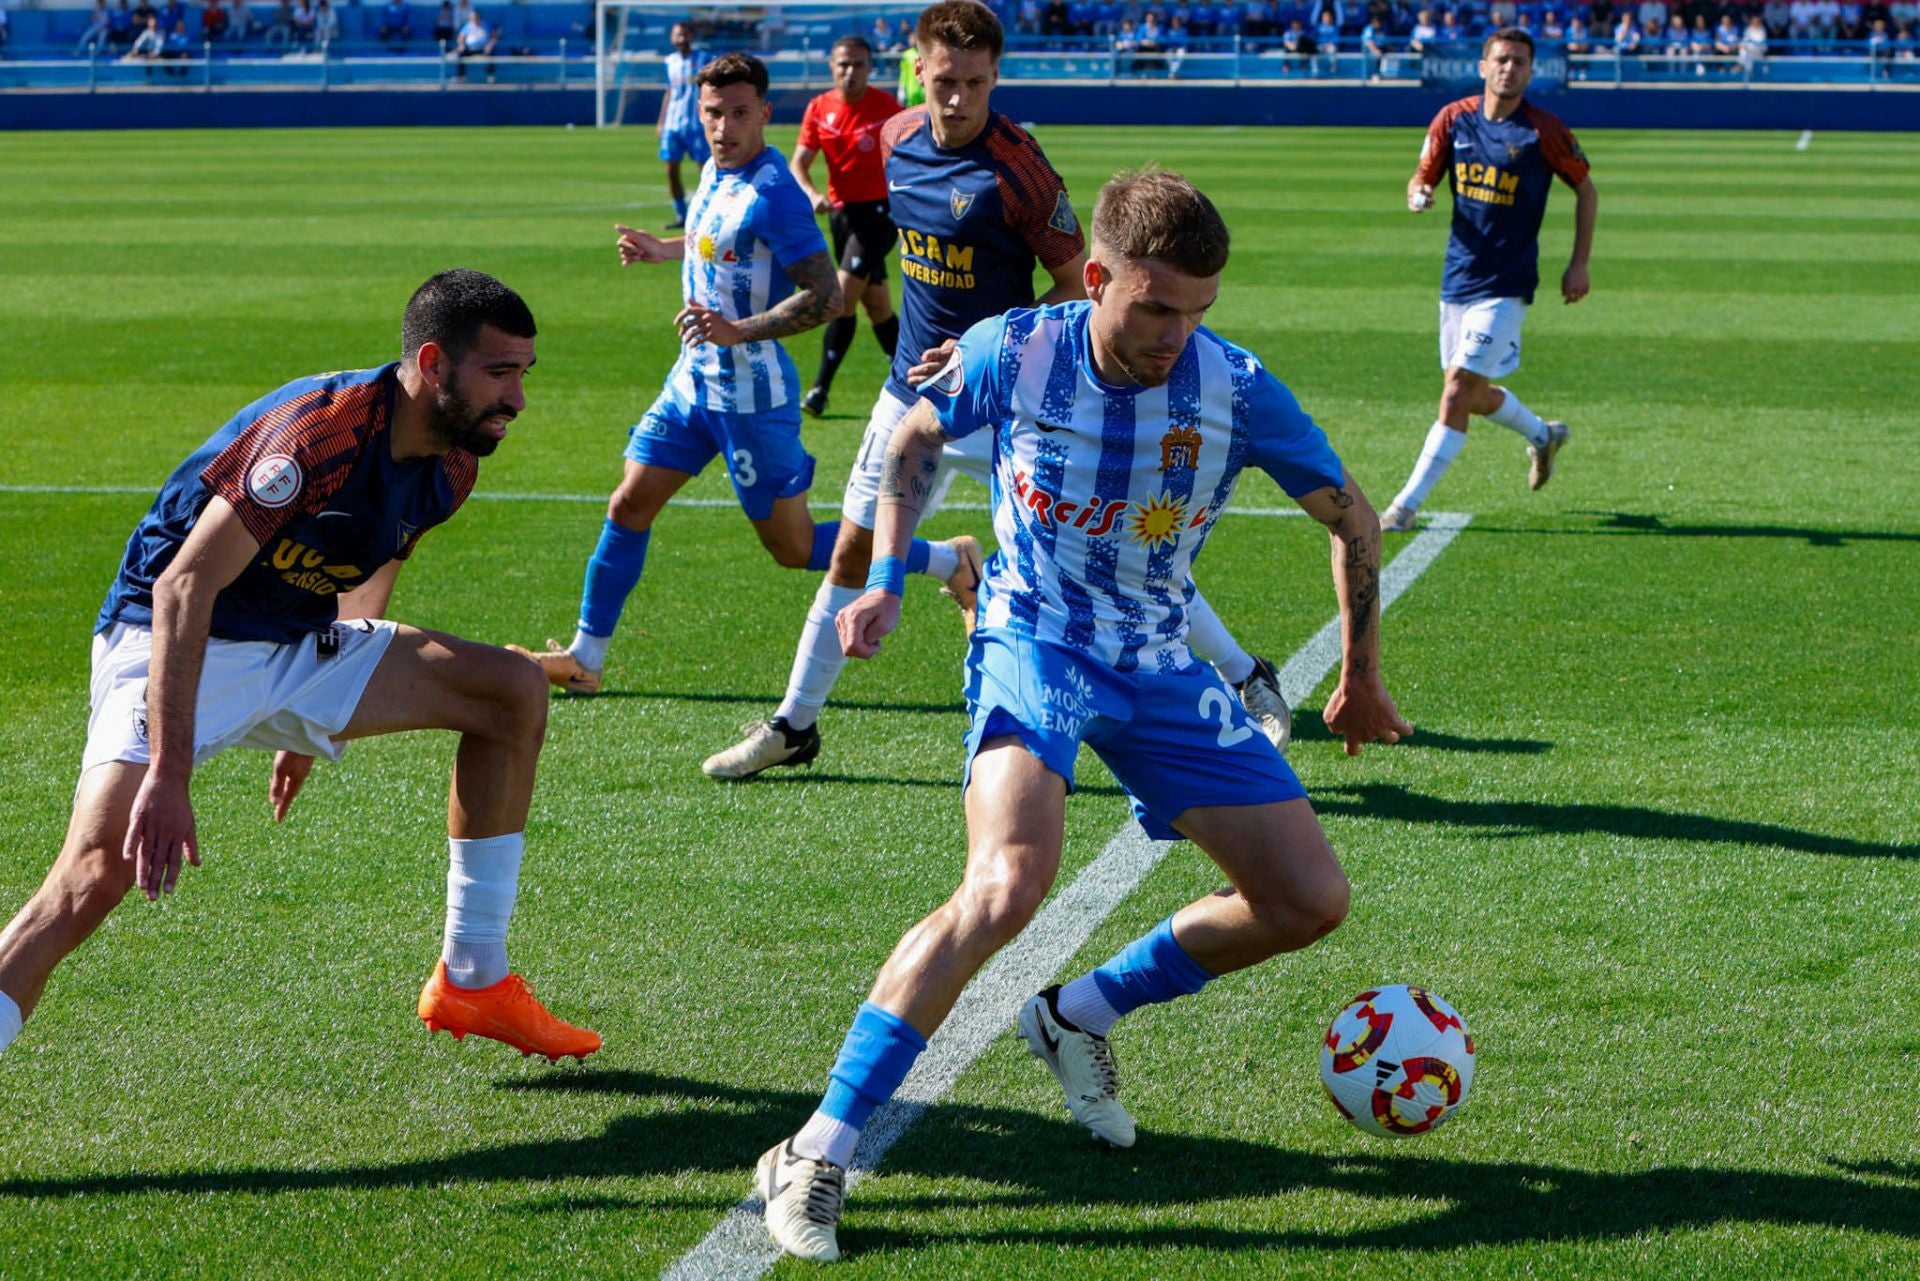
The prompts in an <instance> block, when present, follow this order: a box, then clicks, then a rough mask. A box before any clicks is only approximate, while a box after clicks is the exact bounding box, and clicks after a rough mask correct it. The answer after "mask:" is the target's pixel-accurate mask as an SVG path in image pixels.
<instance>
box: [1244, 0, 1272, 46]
mask: <svg viewBox="0 0 1920 1281" xmlns="http://www.w3.org/2000/svg"><path fill="white" fill-rule="evenodd" d="M1272 31H1273V6H1271V5H1269V4H1268V3H1267V0H1246V3H1245V4H1243V5H1241V6H1240V34H1242V35H1244V36H1246V37H1247V39H1249V40H1260V39H1263V38H1265V37H1266V36H1267V35H1268V34H1269V33H1271V32H1272Z"/></svg>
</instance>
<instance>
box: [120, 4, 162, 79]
mask: <svg viewBox="0 0 1920 1281" xmlns="http://www.w3.org/2000/svg"><path fill="white" fill-rule="evenodd" d="M166 51H167V36H166V33H165V32H163V31H161V30H160V15H159V14H157V13H154V12H153V11H152V10H151V9H149V10H148V11H147V25H146V26H145V27H143V28H141V30H140V34H139V35H137V36H135V37H134V40H133V47H132V48H131V49H129V50H127V61H128V62H152V61H153V60H154V59H156V58H158V57H159V56H160V55H161V54H163V53H165V52H166ZM147 74H148V75H149V76H151V75H152V74H153V70H152V68H148V70H147Z"/></svg>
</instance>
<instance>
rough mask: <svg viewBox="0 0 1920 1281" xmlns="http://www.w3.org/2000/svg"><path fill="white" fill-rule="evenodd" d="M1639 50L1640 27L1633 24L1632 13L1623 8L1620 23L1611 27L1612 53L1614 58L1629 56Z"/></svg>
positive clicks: (1634, 54) (1637, 52) (1632, 55)
mask: <svg viewBox="0 0 1920 1281" xmlns="http://www.w3.org/2000/svg"><path fill="white" fill-rule="evenodd" d="M1639 52H1640V28H1639V27H1637V26H1635V25H1634V21H1633V15H1632V14H1631V13H1627V12H1625V11H1624V10H1623V11H1622V12H1621V14H1620V25H1619V26H1617V27H1615V28H1614V29H1613V53H1614V56H1615V57H1616V58H1631V57H1634V56H1636V55H1637V54H1639Z"/></svg>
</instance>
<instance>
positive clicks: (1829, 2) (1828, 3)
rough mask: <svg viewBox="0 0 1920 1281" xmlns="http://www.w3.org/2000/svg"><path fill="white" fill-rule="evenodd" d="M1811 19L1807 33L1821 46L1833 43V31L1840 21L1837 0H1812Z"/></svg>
mask: <svg viewBox="0 0 1920 1281" xmlns="http://www.w3.org/2000/svg"><path fill="white" fill-rule="evenodd" d="M1811 7H1812V9H1813V20H1812V23H1811V24H1810V28H1809V34H1811V35H1812V37H1813V38H1814V40H1815V41H1817V42H1818V43H1819V44H1821V45H1822V46H1826V45H1830V44H1832V43H1833V35H1834V31H1835V30H1836V29H1837V28H1838V26H1839V23H1840V3H1839V0H1813V4H1812V6H1811Z"/></svg>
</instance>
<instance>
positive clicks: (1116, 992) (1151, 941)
mask: <svg viewBox="0 0 1920 1281" xmlns="http://www.w3.org/2000/svg"><path fill="white" fill-rule="evenodd" d="M1092 977H1093V981H1094V984H1095V985H1096V986H1097V987H1099V989H1100V995H1102V996H1104V997H1105V998H1106V999H1107V1004H1108V1005H1111V1006H1112V1007H1113V1012H1114V1013H1115V1014H1116V1015H1121V1014H1127V1013H1131V1012H1132V1011H1134V1010H1137V1009H1139V1008H1140V1007H1141V1006H1143V1005H1158V1004H1160V1003H1161V1002H1163V1001H1171V1000H1173V999H1174V998H1175V997H1180V996H1192V995H1193V994H1194V993H1195V992H1198V991H1199V990H1200V989H1201V988H1203V987H1205V986H1206V985H1207V982H1208V981H1209V980H1210V979H1212V978H1213V975H1211V974H1209V973H1207V972H1206V971H1205V970H1203V969H1201V968H1200V966H1199V964H1198V963H1197V962H1196V961H1195V960H1194V959H1193V958H1192V957H1191V956H1188V955H1187V951H1186V949H1185V948H1183V947H1181V946H1180V944H1179V943H1178V942H1177V941H1175V939H1174V937H1173V918H1172V917H1171V916H1169V917H1168V918H1167V919H1166V920H1164V921H1162V922H1160V924H1159V925H1157V926H1155V927H1154V928H1153V930H1152V931H1151V932H1150V933H1147V934H1144V935H1142V936H1141V937H1139V938H1137V939H1135V940H1134V941H1133V942H1131V943H1129V944H1127V945H1126V946H1125V947H1123V948H1121V949H1120V951H1119V952H1117V953H1116V954H1115V955H1114V957H1113V959H1112V960H1110V961H1108V962H1107V963H1106V964H1105V965H1102V966H1101V967H1100V968H1099V969H1097V970H1095V971H1094V972H1093V976H1092Z"/></svg>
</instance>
